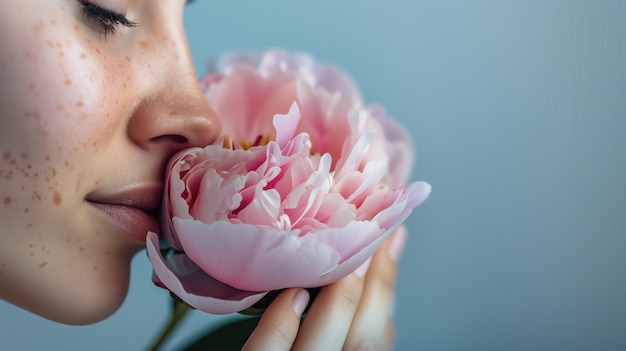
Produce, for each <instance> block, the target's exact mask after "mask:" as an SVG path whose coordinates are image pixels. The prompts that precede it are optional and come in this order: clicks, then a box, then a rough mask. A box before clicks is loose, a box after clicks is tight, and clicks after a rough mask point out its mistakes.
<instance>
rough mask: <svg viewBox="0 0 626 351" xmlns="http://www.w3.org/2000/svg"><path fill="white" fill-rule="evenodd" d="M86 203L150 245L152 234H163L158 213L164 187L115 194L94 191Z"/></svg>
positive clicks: (133, 236)
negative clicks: (148, 236)
mask: <svg viewBox="0 0 626 351" xmlns="http://www.w3.org/2000/svg"><path fill="white" fill-rule="evenodd" d="M86 200H87V202H88V203H89V204H90V205H92V206H94V207H95V208H97V209H98V210H100V211H102V212H103V213H104V214H106V215H107V216H108V217H109V219H110V220H111V221H112V222H113V223H114V224H115V225H117V226H118V227H120V228H121V229H122V230H124V231H125V232H126V233H128V234H129V235H130V236H131V237H132V238H133V239H135V240H137V241H139V242H142V243H145V242H146V235H147V233H148V232H149V231H152V232H157V233H158V232H159V223H158V220H157V218H156V215H155V213H156V210H157V209H158V208H159V206H160V203H161V187H160V186H144V187H137V188H131V189H128V190H124V191H118V192H115V193H102V192H94V193H91V194H89V195H88V196H87V198H86Z"/></svg>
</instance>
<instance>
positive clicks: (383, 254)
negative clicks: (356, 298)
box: [344, 227, 406, 350]
mask: <svg viewBox="0 0 626 351" xmlns="http://www.w3.org/2000/svg"><path fill="white" fill-rule="evenodd" d="M405 242H406V229H405V228H404V227H400V228H398V230H396V232H395V233H394V234H393V235H392V236H391V238H389V239H387V241H386V242H385V243H384V244H383V245H382V246H381V248H380V249H379V250H378V251H376V253H375V254H374V255H373V256H372V263H371V265H370V268H369V270H368V272H367V275H366V276H365V286H364V288H363V296H362V297H361V303H360V304H359V307H358V309H357V311H356V313H355V316H354V320H353V322H352V326H351V329H350V332H349V333H348V336H347V338H346V343H345V345H344V350H384V349H387V347H388V345H389V338H390V335H388V333H390V330H393V322H392V319H391V314H392V310H393V299H394V290H395V285H396V276H397V260H398V258H399V256H400V253H401V251H402V249H403V248H404V244H405ZM366 346H367V347H366Z"/></svg>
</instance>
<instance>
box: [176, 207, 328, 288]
mask: <svg viewBox="0 0 626 351" xmlns="http://www.w3.org/2000/svg"><path fill="white" fill-rule="evenodd" d="M173 222H174V227H175V228H176V231H177V232H178V233H179V239H180V241H181V244H182V246H183V248H184V250H185V253H186V254H187V255H188V256H189V258H190V259H191V260H192V261H194V262H195V263H196V264H197V265H198V266H200V267H201V268H202V269H204V270H205V271H206V272H207V273H208V274H209V275H211V276H212V277H214V278H216V279H217V280H219V281H222V282H224V283H226V284H228V285H231V286H233V287H236V288H239V289H242V290H255V291H265V290H275V289H282V288H286V287H294V286H301V287H304V286H311V283H312V282H313V283H314V282H315V281H316V280H317V279H318V278H319V277H320V276H322V275H324V274H325V273H327V272H328V271H330V270H331V269H333V268H334V267H336V266H337V264H338V262H339V260H340V256H339V255H338V254H337V252H335V251H334V250H333V249H332V248H330V247H328V246H326V245H324V244H320V243H319V242H315V241H308V240H307V241H303V240H300V238H299V237H298V236H297V235H296V234H297V232H285V231H280V230H276V229H273V228H264V227H260V226H254V225H249V224H233V223H229V222H225V221H220V222H216V223H213V224H211V225H206V224H204V223H202V222H199V221H194V220H182V219H179V218H174V220H173Z"/></svg>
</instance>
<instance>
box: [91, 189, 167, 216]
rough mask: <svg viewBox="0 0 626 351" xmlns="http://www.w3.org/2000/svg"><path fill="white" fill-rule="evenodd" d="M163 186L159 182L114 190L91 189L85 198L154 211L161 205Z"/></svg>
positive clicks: (149, 211)
mask: <svg viewBox="0 0 626 351" xmlns="http://www.w3.org/2000/svg"><path fill="white" fill-rule="evenodd" d="M162 192H163V186H162V185H160V184H150V185H137V186H129V187H127V188H125V189H118V190H115V191H110V192H109V191H93V192H91V193H89V194H88V195H87V196H86V197H85V200H87V201H89V202H93V203H98V204H106V205H114V206H126V207H135V208H138V209H141V210H144V211H145V212H148V213H155V212H156V211H157V210H158V209H159V207H160V206H161V197H162Z"/></svg>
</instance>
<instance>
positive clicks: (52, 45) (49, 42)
mask: <svg viewBox="0 0 626 351" xmlns="http://www.w3.org/2000/svg"><path fill="white" fill-rule="evenodd" d="M46 43H48V46H49V47H51V48H53V47H54V43H53V42H52V40H48V41H47V42H46Z"/></svg>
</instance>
